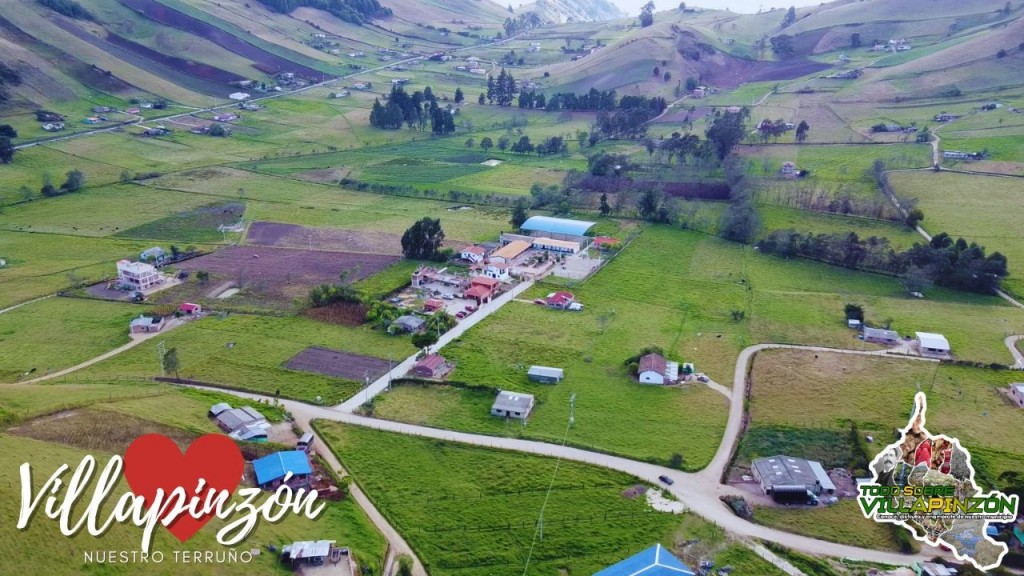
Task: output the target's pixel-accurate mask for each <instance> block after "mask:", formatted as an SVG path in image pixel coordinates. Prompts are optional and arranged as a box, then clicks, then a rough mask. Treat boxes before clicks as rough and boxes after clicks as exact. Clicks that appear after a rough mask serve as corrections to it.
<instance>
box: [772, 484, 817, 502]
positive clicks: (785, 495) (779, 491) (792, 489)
mask: <svg viewBox="0 0 1024 576" xmlns="http://www.w3.org/2000/svg"><path fill="white" fill-rule="evenodd" d="M772 500H775V502H777V503H779V504H785V505H787V506H788V505H791V504H804V505H807V506H817V505H818V497H817V496H816V495H815V494H814V492H811V490H810V489H808V488H807V486H804V485H795V486H773V487H772Z"/></svg>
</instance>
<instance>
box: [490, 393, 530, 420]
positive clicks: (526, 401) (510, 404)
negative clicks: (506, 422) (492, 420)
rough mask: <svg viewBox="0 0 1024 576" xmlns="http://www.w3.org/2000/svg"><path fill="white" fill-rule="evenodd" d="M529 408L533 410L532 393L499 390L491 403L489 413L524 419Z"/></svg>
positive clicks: (527, 414) (528, 412)
mask: <svg viewBox="0 0 1024 576" xmlns="http://www.w3.org/2000/svg"><path fill="white" fill-rule="evenodd" d="M531 410H533V395H532V394H523V393H522V392H508V391H506V390H499V391H498V397H497V398H495V399H494V404H492V405H491V414H492V415H493V416H499V417H502V418H519V419H520V420H526V417H527V416H529V415H530V411H531Z"/></svg>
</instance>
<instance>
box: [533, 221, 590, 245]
mask: <svg viewBox="0 0 1024 576" xmlns="http://www.w3.org/2000/svg"><path fill="white" fill-rule="evenodd" d="M595 224H596V222H587V221H585V220H571V219H569V218H553V217H551V216H531V217H530V218H527V219H526V222H523V225H522V226H520V227H519V229H520V230H522V231H523V232H524V233H526V234H529V235H530V236H545V237H548V238H554V239H557V240H579V239H581V238H582V237H583V236H585V235H586V233H587V230H590V229H591V228H592V227H593V226H594V225H595Z"/></svg>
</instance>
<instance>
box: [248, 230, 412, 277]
mask: <svg viewBox="0 0 1024 576" xmlns="http://www.w3.org/2000/svg"><path fill="white" fill-rule="evenodd" d="M245 240H246V242H247V243H248V244H257V245H260V246H274V247H278V248H299V249H302V250H310V249H312V250H324V251H331V252H354V253H360V254H380V255H387V256H396V257H397V256H401V255H402V237H401V236H400V235H398V234H387V233H384V232H373V231H370V230H338V229H335V228H308V227H305V226H298V225H295V224H279V223H276V222H253V223H252V224H251V225H250V226H249V231H248V232H247V233H246V237H245ZM364 275H368V274H364Z"/></svg>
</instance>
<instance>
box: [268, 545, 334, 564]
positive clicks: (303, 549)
mask: <svg viewBox="0 0 1024 576" xmlns="http://www.w3.org/2000/svg"><path fill="white" fill-rule="evenodd" d="M334 543H335V540H316V541H301V542H292V543H291V544H285V545H284V546H283V547H282V548H281V561H282V562H288V563H290V564H311V565H313V566H322V565H323V564H324V562H326V561H327V558H328V557H329V556H330V555H331V550H332V548H333V544H334Z"/></svg>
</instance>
